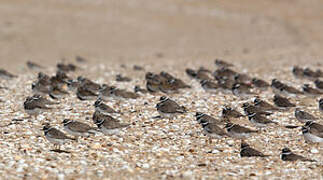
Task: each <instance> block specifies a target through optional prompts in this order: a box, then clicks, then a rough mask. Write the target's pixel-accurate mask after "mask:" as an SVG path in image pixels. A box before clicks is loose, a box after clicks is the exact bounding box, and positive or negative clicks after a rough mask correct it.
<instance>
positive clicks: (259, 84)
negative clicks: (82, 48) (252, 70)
mask: <svg viewBox="0 0 323 180" xmlns="http://www.w3.org/2000/svg"><path fill="white" fill-rule="evenodd" d="M251 83H252V85H253V86H254V87H256V88H258V89H261V90H266V89H268V87H269V86H270V84H269V83H267V82H266V81H264V80H262V79H258V78H252V80H251Z"/></svg>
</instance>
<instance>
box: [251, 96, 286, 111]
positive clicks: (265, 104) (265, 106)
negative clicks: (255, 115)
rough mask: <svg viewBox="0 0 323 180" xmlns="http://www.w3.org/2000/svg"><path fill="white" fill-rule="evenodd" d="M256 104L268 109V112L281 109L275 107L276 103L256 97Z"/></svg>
mask: <svg viewBox="0 0 323 180" xmlns="http://www.w3.org/2000/svg"><path fill="white" fill-rule="evenodd" d="M253 103H254V106H255V107H257V108H259V109H261V110H263V111H266V112H275V111H279V110H280V109H279V108H277V107H275V106H274V105H271V104H269V103H268V102H266V101H264V100H262V99H260V98H258V97H256V98H255V99H254V101H253Z"/></svg>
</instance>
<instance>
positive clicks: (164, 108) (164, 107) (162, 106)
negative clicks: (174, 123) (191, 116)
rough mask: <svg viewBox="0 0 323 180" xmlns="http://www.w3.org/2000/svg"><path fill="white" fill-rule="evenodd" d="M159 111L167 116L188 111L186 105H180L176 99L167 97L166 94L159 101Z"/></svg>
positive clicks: (170, 116)
mask: <svg viewBox="0 0 323 180" xmlns="http://www.w3.org/2000/svg"><path fill="white" fill-rule="evenodd" d="M156 108H157V111H158V113H159V114H160V115H161V116H162V117H165V118H173V117H174V116H176V115H178V114H183V113H185V112H186V109H185V107H184V106H180V105H178V104H177V103H176V102H175V101H173V100H171V99H169V98H167V97H166V96H162V97H160V101H159V103H158V104H157V105H156Z"/></svg>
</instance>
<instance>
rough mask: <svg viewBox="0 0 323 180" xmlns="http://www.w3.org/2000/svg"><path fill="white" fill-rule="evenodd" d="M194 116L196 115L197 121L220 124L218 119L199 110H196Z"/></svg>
mask: <svg viewBox="0 0 323 180" xmlns="http://www.w3.org/2000/svg"><path fill="white" fill-rule="evenodd" d="M195 117H196V121H197V122H198V123H204V122H209V123H214V124H218V125H220V124H222V122H221V121H220V120H218V119H216V118H214V117H212V116H210V115H207V114H204V113H201V112H196V114H195Z"/></svg>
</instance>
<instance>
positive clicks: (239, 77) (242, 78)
mask: <svg viewBox="0 0 323 180" xmlns="http://www.w3.org/2000/svg"><path fill="white" fill-rule="evenodd" d="M234 80H235V81H236V82H237V83H245V84H250V83H251V81H252V78H251V77H250V76H248V75H247V74H242V73H238V74H236V75H235V76H234Z"/></svg>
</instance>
